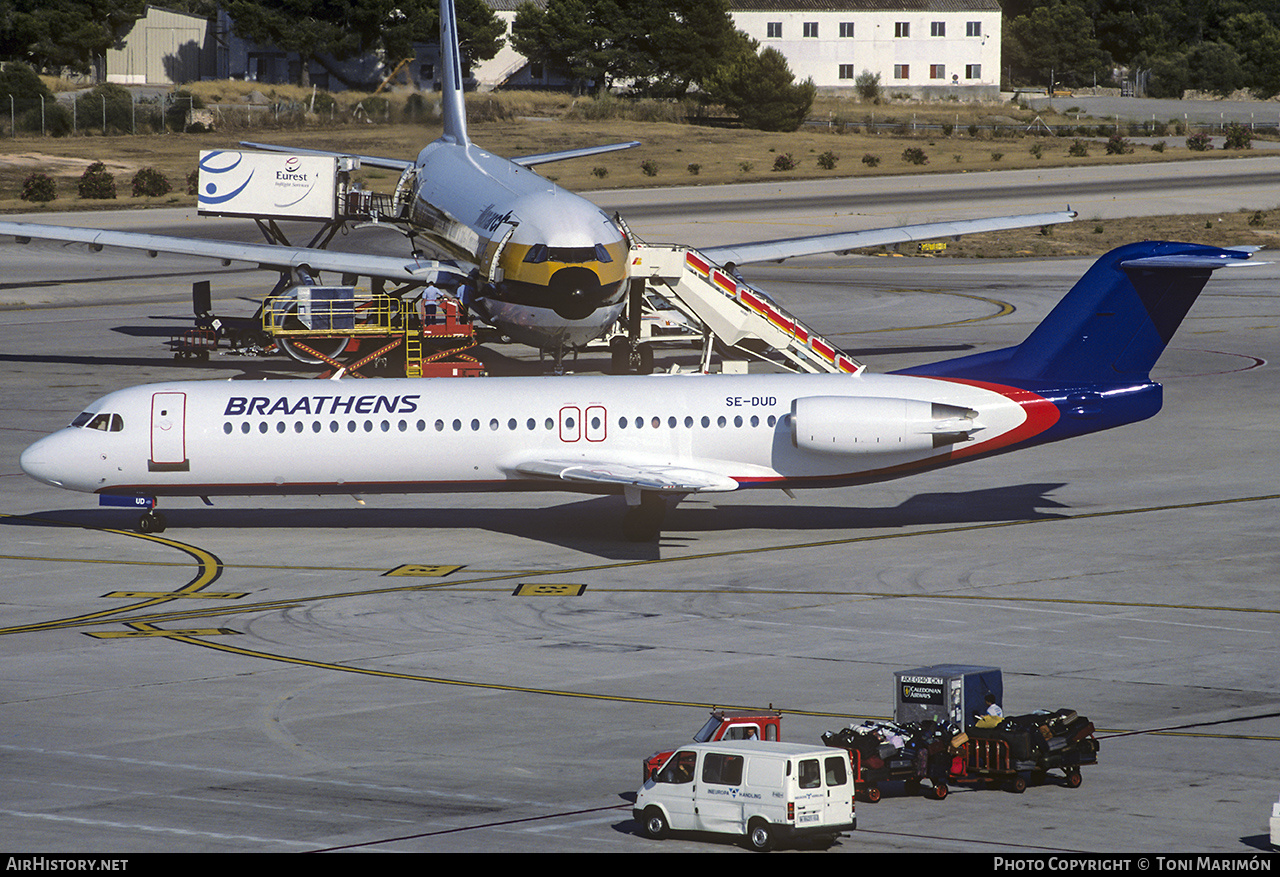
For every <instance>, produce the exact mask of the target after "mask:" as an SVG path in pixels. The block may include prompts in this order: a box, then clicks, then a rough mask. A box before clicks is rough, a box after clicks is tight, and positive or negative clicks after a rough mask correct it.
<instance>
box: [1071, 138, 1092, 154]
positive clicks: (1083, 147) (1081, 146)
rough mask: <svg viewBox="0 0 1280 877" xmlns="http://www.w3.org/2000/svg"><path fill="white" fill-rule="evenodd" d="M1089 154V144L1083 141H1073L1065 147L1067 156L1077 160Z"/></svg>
mask: <svg viewBox="0 0 1280 877" xmlns="http://www.w3.org/2000/svg"><path fill="white" fill-rule="evenodd" d="M1088 154H1089V144H1088V143H1086V142H1085V141H1083V140H1073V141H1071V145H1070V146H1068V147H1067V155H1074V156H1076V157H1077V158H1083V157H1084V156H1086V155H1088Z"/></svg>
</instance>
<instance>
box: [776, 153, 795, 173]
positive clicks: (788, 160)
mask: <svg viewBox="0 0 1280 877" xmlns="http://www.w3.org/2000/svg"><path fill="white" fill-rule="evenodd" d="M799 166H800V163H799V162H798V161H796V160H795V159H794V158H792V157H791V153H790V152H784V153H782V154H781V155H779V156H778V157H777V158H775V159H774V160H773V169H774V170H775V171H793V170H795V169H796V168H797V167H799Z"/></svg>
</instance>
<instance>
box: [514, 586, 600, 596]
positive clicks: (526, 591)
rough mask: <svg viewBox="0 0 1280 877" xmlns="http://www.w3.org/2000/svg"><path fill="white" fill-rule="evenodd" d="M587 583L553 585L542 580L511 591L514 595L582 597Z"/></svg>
mask: <svg viewBox="0 0 1280 877" xmlns="http://www.w3.org/2000/svg"><path fill="white" fill-rule="evenodd" d="M586 590H587V586H586V585H553V584H549V583H547V582H542V583H540V584H536V585H520V586H518V587H517V588H516V589H515V590H514V591H512V592H511V596H513V597H581V596H582V595H583V594H584V593H586Z"/></svg>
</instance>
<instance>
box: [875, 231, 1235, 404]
mask: <svg viewBox="0 0 1280 877" xmlns="http://www.w3.org/2000/svg"><path fill="white" fill-rule="evenodd" d="M1252 254H1253V253H1252V251H1249V250H1224V249H1219V248H1218V247H1209V246H1203V245H1200V244H1179V243H1169V242H1162V241H1145V242H1143V243H1137V244H1129V245H1127V246H1123V247H1120V248H1118V249H1115V250H1112V251H1111V252H1110V253H1107V254H1106V255H1105V256H1103V257H1102V258H1101V259H1099V260H1098V261H1097V262H1095V263H1094V264H1093V267H1091V268H1090V269H1089V270H1088V272H1086V273H1085V275H1084V277H1082V278H1080V280H1079V281H1078V282H1077V283H1076V285H1075V286H1074V287H1072V289H1071V291H1070V292H1069V293H1067V295H1066V296H1065V297H1064V298H1063V299H1062V301H1060V302H1058V305H1057V307H1055V308H1054V309H1053V310H1052V311H1051V312H1050V313H1049V315H1048V316H1047V317H1045V319H1044V321H1043V322H1041V323H1040V325H1039V326H1037V327H1036V328H1035V329H1034V330H1033V331H1032V333H1031V334H1030V335H1029V336H1028V337H1027V340H1025V341H1023V342H1022V343H1021V344H1019V345H1018V346H1017V347H1009V348H1005V349H1004V350H996V351H993V352H991V353H979V354H975V355H973V356H965V357H961V358H959V359H950V360H946V361H944V362H938V363H933V364H932V365H923V366H916V367H915V368H910V369H905V370H903V371H902V372H899V374H916V375H930V376H936V377H956V378H971V379H974V380H986V381H997V382H1009V381H1017V382H1019V383H1028V382H1033V383H1060V382H1070V383H1072V384H1080V383H1110V382H1114V381H1129V380H1142V381H1145V380H1147V379H1148V378H1149V376H1150V372H1151V367H1152V366H1153V365H1155V362H1156V360H1157V359H1159V358H1160V354H1161V353H1163V352H1164V349H1165V346H1166V345H1167V344H1168V343H1169V339H1170V338H1172V337H1173V333H1174V332H1175V331H1177V329H1178V326H1179V325H1180V324H1181V323H1182V318H1183V317H1185V316H1186V315H1187V311H1188V310H1190V309H1191V305H1192V304H1193V303H1194V302H1195V300H1196V297H1197V296H1198V295H1199V294H1200V290H1202V289H1203V288H1204V285H1205V283H1206V282H1207V281H1208V279H1209V275H1210V274H1211V273H1212V272H1213V271H1214V269H1216V268H1222V267H1225V266H1228V265H1233V264H1240V263H1241V262H1242V261H1243V260H1245V259H1248V258H1249V257H1250V256H1251V255H1252Z"/></svg>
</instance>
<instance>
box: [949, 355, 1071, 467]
mask: <svg viewBox="0 0 1280 877" xmlns="http://www.w3.org/2000/svg"><path fill="white" fill-rule="evenodd" d="M924 377H928V375H925V376H924ZM929 380H933V381H951V382H952V383H955V384H965V385H966V386H970V387H977V388H978V389H980V390H990V391H991V392H992V393H999V394H1000V395H1001V396H1004V397H1005V398H1006V399H1009V400H1011V401H1013V402H1017V403H1018V404H1019V405H1020V406H1022V410H1023V411H1024V412H1025V413H1026V415H1027V419H1026V420H1024V421H1023V422H1022V424H1021V425H1020V426H1016V427H1014V428H1013V429H1011V430H1009V431H1008V432H1005V433H1001V434H1000V435H998V436H996V437H995V438H992V439H989V440H987V441H980V442H976V443H975V444H971V445H970V444H966V445H965V446H963V447H960V448H956V449H955V450H953V451H952V452H951V455H950V457H951V459H953V460H963V459H964V458H966V457H973V456H976V455H978V454H987V453H990V452H991V451H998V450H999V449H1000V448H1007V447H1009V446H1010V445H1016V444H1017V443H1018V442H1021V441H1026V440H1027V439H1029V438H1032V437H1034V436H1037V435H1039V434H1040V433H1042V432H1044V431H1045V430H1047V429H1049V428H1050V427H1051V426H1053V425H1054V424H1055V423H1057V422H1058V419H1059V418H1060V417H1061V416H1062V414H1061V412H1060V411H1058V406H1057V405H1054V404H1053V403H1052V402H1050V401H1049V400H1048V399H1046V398H1044V397H1043V396H1040V395H1037V394H1036V393H1033V392H1031V391H1030V390H1019V389H1018V388H1017V387H1006V386H1004V385H1003V384H989V383H987V382H986V381H973V380H969V379H968V378H929Z"/></svg>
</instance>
